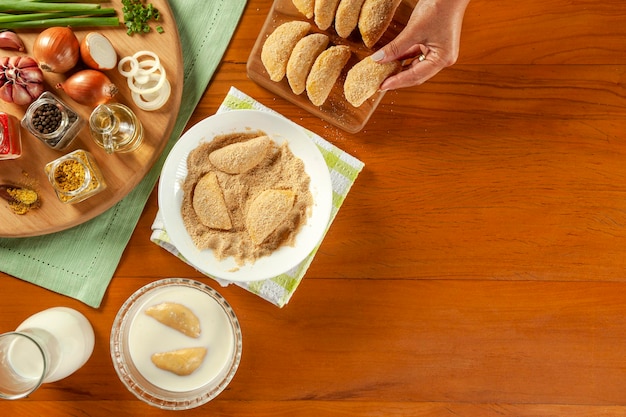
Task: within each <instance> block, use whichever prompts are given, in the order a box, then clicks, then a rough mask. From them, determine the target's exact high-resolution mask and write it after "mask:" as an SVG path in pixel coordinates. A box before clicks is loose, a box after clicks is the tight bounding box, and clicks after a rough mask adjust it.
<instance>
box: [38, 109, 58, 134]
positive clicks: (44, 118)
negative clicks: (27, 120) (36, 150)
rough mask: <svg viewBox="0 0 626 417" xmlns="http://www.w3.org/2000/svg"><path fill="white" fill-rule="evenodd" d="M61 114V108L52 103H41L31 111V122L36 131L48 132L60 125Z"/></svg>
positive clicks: (53, 130) (54, 130) (52, 131)
mask: <svg viewBox="0 0 626 417" xmlns="http://www.w3.org/2000/svg"><path fill="white" fill-rule="evenodd" d="M62 119H63V115H62V114H61V110H60V109H59V108H58V107H57V106H55V105H54V104H50V103H45V104H42V105H41V106H39V107H38V108H37V110H35V112H34V113H33V118H32V123H33V126H34V128H35V129H37V131H38V132H40V133H43V134H50V133H54V132H56V130H57V129H58V128H59V126H60V125H61V120H62Z"/></svg>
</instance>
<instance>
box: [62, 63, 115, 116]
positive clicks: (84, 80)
mask: <svg viewBox="0 0 626 417" xmlns="http://www.w3.org/2000/svg"><path fill="white" fill-rule="evenodd" d="M56 87H57V88H58V89H60V90H63V91H65V93H66V94H67V95H68V96H70V97H71V98H72V99H73V100H74V101H76V102H77V103H80V104H84V105H87V106H93V107H95V106H97V105H98V104H103V103H106V102H108V101H109V100H111V99H112V98H113V96H115V95H116V94H117V93H118V91H119V90H118V88H117V86H116V85H115V84H113V83H112V82H111V80H110V79H109V77H107V76H106V74H104V73H103V72H100V71H98V70H92V69H86V70H82V71H78V72H77V73H76V74H74V75H72V76H71V77H69V78H68V79H67V80H65V81H64V82H62V83H59V84H57V85H56Z"/></svg>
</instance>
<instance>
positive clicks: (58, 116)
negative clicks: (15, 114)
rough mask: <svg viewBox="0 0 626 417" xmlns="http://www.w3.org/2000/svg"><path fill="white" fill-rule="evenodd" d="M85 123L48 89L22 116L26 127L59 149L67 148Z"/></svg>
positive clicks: (40, 138) (52, 146)
mask: <svg viewBox="0 0 626 417" xmlns="http://www.w3.org/2000/svg"><path fill="white" fill-rule="evenodd" d="M84 124H85V121H84V120H83V119H82V118H81V117H80V116H79V115H78V113H76V112H75V111H74V110H73V109H72V108H71V107H70V106H68V105H67V104H66V103H65V102H63V101H62V100H61V99H59V98H58V97H57V96H55V95H54V94H52V93H50V92H48V91H46V92H44V93H43V94H42V95H41V96H39V98H38V99H37V100H35V101H34V102H32V103H31V104H30V106H28V109H26V113H25V114H24V117H23V118H22V126H24V128H25V129H27V130H28V131H29V132H30V133H31V134H32V135H33V136H35V137H36V138H37V139H39V140H41V141H42V142H43V143H45V144H46V145H48V146H50V147H51V148H53V149H57V150H63V149H65V148H67V147H68V146H69V144H70V143H71V142H72V140H74V138H75V137H76V136H77V135H78V132H79V131H80V129H81V128H82V127H83V125H84Z"/></svg>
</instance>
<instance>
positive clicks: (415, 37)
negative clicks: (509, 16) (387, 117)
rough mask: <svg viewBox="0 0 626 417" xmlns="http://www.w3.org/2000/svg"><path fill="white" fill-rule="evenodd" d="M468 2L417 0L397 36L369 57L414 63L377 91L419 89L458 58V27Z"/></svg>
mask: <svg viewBox="0 0 626 417" xmlns="http://www.w3.org/2000/svg"><path fill="white" fill-rule="evenodd" d="M469 1H470V0H420V1H419V2H418V3H417V5H416V6H415V9H414V10H413V13H411V17H410V18H409V22H408V23H407V25H406V27H405V28H404V30H402V32H400V33H399V34H398V36H397V37H396V38H395V39H394V40H392V41H391V42H389V43H388V44H387V45H385V46H384V47H383V48H381V49H380V50H378V51H377V52H375V53H374V54H373V55H372V59H374V60H375V61H378V62H381V63H383V62H389V61H394V60H401V61H402V60H410V59H413V61H412V62H411V63H410V64H409V66H408V67H406V68H405V69H403V71H401V72H400V73H398V74H396V75H394V76H391V77H389V78H387V79H386V80H385V81H384V82H383V83H382V84H381V86H380V89H381V90H383V91H385V90H395V89H398V88H403V87H411V86H415V85H420V84H422V83H424V82H425V81H427V80H429V79H430V78H431V77H433V76H434V75H435V74H437V73H438V72H439V71H441V70H442V69H444V68H446V67H449V66H451V65H453V64H454V63H455V62H456V60H457V58H458V55H459V46H460V40H461V26H462V24H463V16H464V14H465V9H466V7H467V4H468V3H469Z"/></svg>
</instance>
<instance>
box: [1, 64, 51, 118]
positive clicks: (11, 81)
mask: <svg viewBox="0 0 626 417" xmlns="http://www.w3.org/2000/svg"><path fill="white" fill-rule="evenodd" d="M43 91H44V85H43V72H41V69H39V66H38V65H37V61H35V60H34V59H33V58H31V57H29V56H12V57H8V56H5V57H3V58H0V99H2V100H4V101H6V102H8V103H15V104H19V105H20V106H23V105H26V104H30V103H32V102H33V101H35V99H37V97H39V96H40V95H41V93H43Z"/></svg>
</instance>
